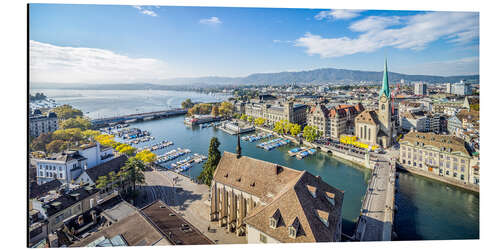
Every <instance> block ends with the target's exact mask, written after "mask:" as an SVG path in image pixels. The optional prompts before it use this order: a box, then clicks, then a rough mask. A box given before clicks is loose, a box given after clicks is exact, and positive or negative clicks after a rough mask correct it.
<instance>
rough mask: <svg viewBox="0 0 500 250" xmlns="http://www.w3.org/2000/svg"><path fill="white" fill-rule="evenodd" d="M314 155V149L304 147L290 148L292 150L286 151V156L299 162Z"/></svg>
mask: <svg viewBox="0 0 500 250" xmlns="http://www.w3.org/2000/svg"><path fill="white" fill-rule="evenodd" d="M315 153H316V149H314V148H306V147H300V148H292V149H290V150H288V155H290V156H294V157H296V158H297V159H299V160H301V159H303V158H305V157H307V156H309V155H313V154H315Z"/></svg>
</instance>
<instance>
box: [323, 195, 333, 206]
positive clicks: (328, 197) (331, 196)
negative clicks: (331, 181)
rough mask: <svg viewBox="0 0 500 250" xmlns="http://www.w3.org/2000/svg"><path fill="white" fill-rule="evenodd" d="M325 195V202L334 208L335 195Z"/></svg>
mask: <svg viewBox="0 0 500 250" xmlns="http://www.w3.org/2000/svg"><path fill="white" fill-rule="evenodd" d="M325 195H326V200H328V202H330V204H332V205H333V206H335V194H334V193H330V192H325Z"/></svg>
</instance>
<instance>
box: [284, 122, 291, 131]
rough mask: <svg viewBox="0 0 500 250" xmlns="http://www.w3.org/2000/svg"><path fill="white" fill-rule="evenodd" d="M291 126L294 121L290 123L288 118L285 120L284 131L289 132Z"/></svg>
mask: <svg viewBox="0 0 500 250" xmlns="http://www.w3.org/2000/svg"><path fill="white" fill-rule="evenodd" d="M291 128H292V123H290V122H289V121H288V120H285V121H283V133H285V134H288V132H290V129H291Z"/></svg>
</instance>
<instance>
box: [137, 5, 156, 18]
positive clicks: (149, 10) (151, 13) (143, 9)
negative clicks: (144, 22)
mask: <svg viewBox="0 0 500 250" xmlns="http://www.w3.org/2000/svg"><path fill="white" fill-rule="evenodd" d="M132 7H134V8H136V9H138V10H139V12H140V13H142V14H144V15H148V16H158V14H156V12H154V11H153V8H152V7H150V6H139V5H134V6H132ZM154 7H156V8H159V7H158V6H154Z"/></svg>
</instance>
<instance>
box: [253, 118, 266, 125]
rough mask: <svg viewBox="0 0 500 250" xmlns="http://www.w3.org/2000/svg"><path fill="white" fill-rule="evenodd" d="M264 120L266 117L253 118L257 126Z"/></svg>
mask: <svg viewBox="0 0 500 250" xmlns="http://www.w3.org/2000/svg"><path fill="white" fill-rule="evenodd" d="M265 122H266V119H265V118H262V117H259V118H257V119H255V125H257V126H262V125H263V124H264V123H265Z"/></svg>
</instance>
